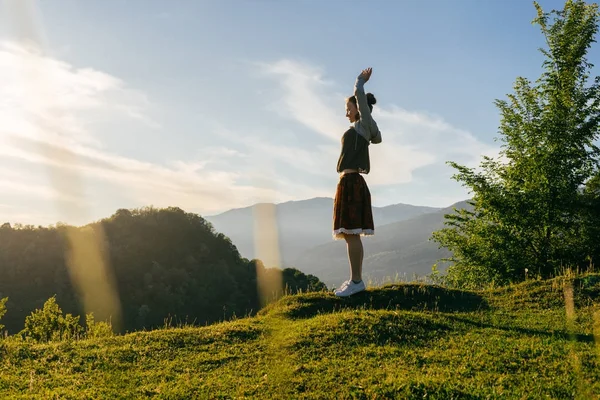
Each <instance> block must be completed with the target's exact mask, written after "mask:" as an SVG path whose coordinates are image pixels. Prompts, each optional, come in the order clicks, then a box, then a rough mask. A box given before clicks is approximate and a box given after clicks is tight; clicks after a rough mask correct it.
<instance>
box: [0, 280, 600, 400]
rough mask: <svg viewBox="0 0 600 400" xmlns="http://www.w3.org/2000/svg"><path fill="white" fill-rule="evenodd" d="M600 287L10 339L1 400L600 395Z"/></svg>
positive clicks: (449, 293) (594, 283)
mask: <svg viewBox="0 0 600 400" xmlns="http://www.w3.org/2000/svg"><path fill="white" fill-rule="evenodd" d="M569 286H571V287H573V291H572V293H573V296H572V299H573V303H572V304H573V307H571V308H569V307H566V306H565V287H569ZM568 293H569V291H568V290H567V298H569V297H570V295H569V294H568ZM599 293H600V276H599V275H588V276H587V277H584V278H578V279H575V280H573V279H565V278H557V279H554V280H550V281H531V282H526V283H523V284H519V285H513V286H510V287H506V288H500V289H495V290H490V291H483V292H463V291H457V290H448V289H444V288H440V287H432V286H424V285H418V284H397V285H389V286H385V287H382V288H375V289H370V290H369V291H367V292H365V293H362V294H358V295H356V296H354V297H352V298H349V299H339V298H336V297H334V296H333V295H331V294H326V293H311V294H305V295H298V296H288V297H285V298H283V299H281V300H280V301H278V302H276V303H274V304H271V305H270V306H268V307H267V308H265V309H263V310H262V311H261V312H260V313H259V315H257V316H256V317H252V318H244V319H239V320H236V321H231V322H225V323H221V324H217V325H213V326H208V327H202V328H192V327H186V328H174V329H164V330H157V331H152V332H138V333H133V334H128V335H124V336H118V337H114V338H109V339H95V340H82V341H77V342H62V343H50V344H31V343H25V342H20V341H17V340H15V339H9V340H4V342H0V357H1V360H0V398H3V399H4V398H23V399H25V398H27V399H31V398H39V399H52V398H66V399H69V398H73V399H84V398H85V399H88V398H111V399H117V398H140V397H141V398H145V397H154V398H160V399H163V398H164V399H189V398H210V399H232V398H261V399H262V398H279V399H302V398H306V399H319V398H336V399H345V398H347V399H350V398H355V399H378V398H400V399H405V398H406V399H488V398H490V399H496V398H500V399H540V398H552V399H555V398H565V399H572V398H581V399H591V398H598V397H599V396H600V369H599V367H600V359H599V357H600V344H599V343H598V340H600V336H598V335H600V306H598V305H596V304H595V301H596V299H597V298H598V294H599ZM573 309H574V316H573V318H568V317H567V315H573V314H571V311H569V312H567V310H573ZM594 325H595V326H594ZM594 334H596V335H597V336H596V341H595V339H594Z"/></svg>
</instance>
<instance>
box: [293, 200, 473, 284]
mask: <svg viewBox="0 0 600 400" xmlns="http://www.w3.org/2000/svg"><path fill="white" fill-rule="evenodd" d="M468 207H469V208H470V206H469V204H468V203H467V202H466V201H462V202H459V203H456V204H454V205H452V206H450V207H447V208H444V209H440V210H438V211H436V212H432V213H427V214H422V215H418V216H416V217H414V218H410V219H406V220H402V221H398V222H394V223H391V224H386V225H383V226H379V227H376V228H375V235H374V236H372V237H367V238H364V240H363V246H364V252H365V258H364V260H363V274H364V277H365V279H367V280H369V279H372V280H373V281H375V282H377V283H382V282H383V281H385V280H387V279H395V278H396V277H399V278H403V277H405V278H409V279H411V278H412V276H413V274H416V275H419V276H423V275H426V274H429V273H431V267H432V266H433V264H435V263H436V262H438V260H440V259H442V258H446V257H448V256H450V255H451V253H450V252H449V251H448V250H447V249H439V248H438V244H437V243H435V242H433V241H430V238H431V234H432V233H433V232H434V231H436V230H439V229H442V228H443V227H444V215H445V214H450V213H452V212H453V209H454V208H457V209H461V208H468ZM345 247H346V244H345V242H344V241H335V242H330V243H326V244H323V245H320V246H317V247H315V248H313V249H310V250H309V251H306V252H304V253H303V254H302V255H301V256H300V257H298V259H296V260H295V263H294V265H295V266H296V268H298V269H299V270H301V271H303V272H304V273H310V274H314V275H316V276H318V277H319V279H321V280H322V281H323V282H325V284H327V285H336V284H339V283H341V282H342V281H343V280H345V279H347V278H348V268H349V267H348V257H347V255H346V248H345ZM445 266H446V265H445V264H443V263H441V264H440V269H441V270H444V269H445Z"/></svg>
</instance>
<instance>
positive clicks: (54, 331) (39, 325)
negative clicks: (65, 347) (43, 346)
mask: <svg viewBox="0 0 600 400" xmlns="http://www.w3.org/2000/svg"><path fill="white" fill-rule="evenodd" d="M79 319H80V317H79V316H74V315H71V314H67V315H64V316H63V313H62V310H61V309H60V307H59V306H58V304H57V303H56V296H52V297H50V298H49V299H48V300H47V301H46V303H44V308H42V309H41V310H40V309H37V310H35V311H33V312H32V313H31V315H29V316H28V317H27V318H25V329H24V330H23V332H22V333H23V334H24V335H25V336H26V337H29V338H32V339H33V340H37V341H40V342H48V341H56V340H69V339H76V338H78V337H80V335H81V334H82V333H83V327H82V326H81V325H80V324H79Z"/></svg>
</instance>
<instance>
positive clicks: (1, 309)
mask: <svg viewBox="0 0 600 400" xmlns="http://www.w3.org/2000/svg"><path fill="white" fill-rule="evenodd" d="M7 300H8V297H5V298H3V299H0V319H2V317H3V316H4V314H6V302H7ZM2 329H4V325H2V324H0V331H2Z"/></svg>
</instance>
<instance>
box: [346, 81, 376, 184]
mask: <svg viewBox="0 0 600 400" xmlns="http://www.w3.org/2000/svg"><path fill="white" fill-rule="evenodd" d="M364 84H365V81H364V80H363V79H362V78H361V77H360V76H359V77H358V78H356V83H355V84H354V95H355V96H356V106H357V108H358V113H359V114H360V119H359V120H358V121H356V122H355V123H354V124H352V126H351V127H350V129H348V130H347V131H346V133H344V136H342V151H341V153H340V158H339V159H338V163H337V172H342V171H343V170H345V169H356V170H358V172H360V173H362V174H368V173H369V171H370V170H371V162H370V160H369V144H370V143H381V132H380V131H379V128H378V127H377V124H376V123H375V120H374V119H373V117H372V116H371V109H370V108H369V104H368V103H367V96H366V95H365V89H364Z"/></svg>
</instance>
